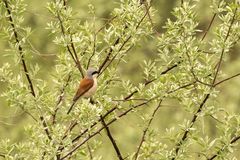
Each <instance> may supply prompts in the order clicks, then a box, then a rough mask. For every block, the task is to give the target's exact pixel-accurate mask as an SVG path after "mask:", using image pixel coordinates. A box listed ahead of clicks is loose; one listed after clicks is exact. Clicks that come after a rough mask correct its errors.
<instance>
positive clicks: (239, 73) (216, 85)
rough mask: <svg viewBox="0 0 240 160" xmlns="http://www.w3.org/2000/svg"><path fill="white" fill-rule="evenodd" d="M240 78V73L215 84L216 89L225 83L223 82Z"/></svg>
mask: <svg viewBox="0 0 240 160" xmlns="http://www.w3.org/2000/svg"><path fill="white" fill-rule="evenodd" d="M238 76H240V73H237V74H235V75H233V76H231V77H228V78H226V79H223V80H221V81H219V82H217V83H215V84H214V87H215V86H218V85H219V84H221V83H223V82H225V81H228V80H231V79H233V78H235V77H238Z"/></svg>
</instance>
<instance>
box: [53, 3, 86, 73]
mask: <svg viewBox="0 0 240 160" xmlns="http://www.w3.org/2000/svg"><path fill="white" fill-rule="evenodd" d="M64 9H65V10H66V3H65V1H64ZM57 18H58V20H59V23H60V27H61V32H62V35H63V36H64V37H65V36H66V31H65V28H64V26H63V22H62V19H61V17H60V14H59V12H57ZM68 32H69V34H70V29H69V30H68ZM70 37H71V42H70V45H69V44H68V45H67V50H68V53H69V54H70V55H71V57H72V59H73V61H74V62H75V64H76V66H77V68H78V70H79V72H80V74H81V76H82V77H84V73H83V69H82V66H81V64H80V61H79V59H78V56H77V53H76V49H75V47H74V44H73V41H72V34H70ZM71 48H72V50H73V53H72V51H71ZM74 56H75V57H74Z"/></svg>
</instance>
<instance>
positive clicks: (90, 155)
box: [87, 142, 93, 160]
mask: <svg viewBox="0 0 240 160" xmlns="http://www.w3.org/2000/svg"><path fill="white" fill-rule="evenodd" d="M87 149H88V153H89V157H90V160H93V155H92V151H91V148H90V145H89V143H88V142H87Z"/></svg>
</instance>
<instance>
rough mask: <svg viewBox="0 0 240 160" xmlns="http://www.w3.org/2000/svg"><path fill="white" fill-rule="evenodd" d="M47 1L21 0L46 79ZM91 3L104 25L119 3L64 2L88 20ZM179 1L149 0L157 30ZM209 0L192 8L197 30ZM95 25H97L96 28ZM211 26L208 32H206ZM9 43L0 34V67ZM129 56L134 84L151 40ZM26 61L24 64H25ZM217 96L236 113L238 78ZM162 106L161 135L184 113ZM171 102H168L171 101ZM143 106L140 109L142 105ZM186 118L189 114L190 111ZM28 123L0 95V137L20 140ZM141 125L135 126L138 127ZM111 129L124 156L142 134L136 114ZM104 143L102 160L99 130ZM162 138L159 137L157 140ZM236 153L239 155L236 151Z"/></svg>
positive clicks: (153, 50) (236, 60) (236, 63)
mask: <svg viewBox="0 0 240 160" xmlns="http://www.w3.org/2000/svg"><path fill="white" fill-rule="evenodd" d="M47 2H49V1H47V0H41V1H33V0H25V3H26V4H27V8H26V12H25V13H24V18H25V20H24V26H29V27H31V28H32V31H33V32H32V34H31V37H30V41H31V43H32V45H33V46H34V48H35V52H36V53H35V54H34V53H33V54H32V57H33V61H32V62H31V63H33V64H35V63H38V64H39V66H40V68H41V71H40V77H41V78H43V79H46V80H47V79H48V78H49V77H48V76H47V75H48V73H50V72H51V70H52V69H53V67H54V63H55V59H56V57H55V54H56V53H57V52H58V48H57V47H56V45H55V44H53V42H52V41H53V38H54V37H53V36H52V35H51V34H50V33H49V30H47V29H46V27H47V25H46V24H47V23H48V22H49V21H50V20H51V15H50V13H49V12H48V11H47V9H46V3H47ZM89 3H91V4H93V5H94V6H95V8H96V20H97V21H99V24H101V23H102V24H103V23H104V22H105V21H106V19H109V18H110V17H111V14H110V13H111V11H112V10H113V9H114V7H117V6H118V4H119V1H118V0H84V1H79V0H69V1H68V5H69V6H71V7H73V10H74V12H75V13H76V16H75V18H78V19H79V20H80V21H88V20H92V19H93V17H91V15H90V14H89V13H88V4H89ZM179 4H180V0H178V1H177V0H153V4H152V6H153V8H154V9H156V12H155V15H154V17H152V19H153V21H154V25H155V30H156V31H157V32H159V33H160V34H161V33H163V32H164V29H162V27H163V25H164V23H165V21H166V20H167V18H173V17H172V15H171V11H172V9H173V8H174V7H175V6H177V5H179ZM210 4H211V1H209V0H201V1H200V2H199V6H198V7H197V8H198V9H197V10H196V11H197V16H198V20H199V22H200V23H199V29H202V30H204V29H206V28H207V26H208V24H209V21H210V20H211V18H212V16H213V13H212V11H211V8H210V7H209V6H210ZM215 25H217V21H215V22H214V26H215ZM98 27H100V26H98ZM211 31H212V30H210V32H211ZM210 38H211V33H210V34H208V35H207V38H206V39H207V40H208V39H210ZM8 48H9V46H8V42H7V41H6V39H3V38H0V53H1V54H0V66H2V65H3V63H4V62H6V61H7V62H11V56H3V55H4V54H5V53H7V51H6V49H8ZM239 48H240V46H239V44H238V45H237V46H235V47H234V48H232V50H231V51H230V54H229V59H228V62H227V63H225V64H223V70H224V72H225V73H227V75H229V76H230V75H233V74H235V73H238V72H239V71H240V53H239ZM130 52H131V54H130V56H129V57H128V58H127V59H128V63H127V65H126V64H121V66H120V69H119V70H120V73H121V74H122V76H123V77H124V78H125V79H129V80H131V81H133V83H136V84H137V82H140V81H141V80H139V78H138V77H139V74H142V72H141V69H140V64H141V63H142V61H143V59H146V60H147V59H154V58H155V57H156V56H157V47H156V41H155V40H154V39H152V38H149V39H145V40H142V41H141V42H140V43H139V44H138V46H137V47H135V48H134V49H132V50H131V51H130ZM28 63H29V62H28ZM5 85H6V84H4V83H1V82H0V93H2V92H3V91H4V90H5V88H6V87H5ZM219 89H220V97H219V98H218V100H219V103H220V104H222V106H223V107H225V108H227V110H228V111H229V112H230V113H235V114H239V111H240V79H239V78H235V79H233V80H231V82H227V83H224V84H223V85H221V86H220V87H219ZM165 103H166V105H163V107H162V109H161V110H160V111H159V112H158V114H157V116H156V117H157V118H156V119H155V121H154V124H153V127H154V128H158V129H159V132H160V134H162V135H164V134H165V131H166V128H170V127H172V126H174V125H176V124H180V123H182V122H183V119H184V118H186V111H184V109H183V108H181V106H179V105H177V104H174V103H172V102H169V103H168V102H165ZM170 104H171V105H170ZM142 110H143V109H142ZM152 110H153V108H145V109H144V110H143V112H145V113H149V114H150V113H151V111H152ZM189 117H190V115H189ZM28 123H32V122H31V118H29V117H28V116H27V115H26V114H24V113H23V112H22V110H21V109H20V108H9V106H8V104H7V102H6V101H5V99H3V98H0V137H1V139H4V138H9V139H10V140H11V142H19V141H24V139H25V138H26V137H25V136H26V135H25V134H24V126H26V124H28ZM202 123H203V124H204V125H207V127H206V129H207V130H206V134H210V135H211V136H212V137H214V136H216V135H217V129H216V126H215V125H216V122H215V121H214V120H213V119H211V118H209V119H208V118H206V119H205V122H202ZM139 125H141V126H140V127H136V126H139ZM110 128H111V130H112V133H113V135H114V137H115V139H116V140H117V142H126V143H119V147H120V148H121V149H122V150H123V154H124V155H127V153H130V152H133V151H135V150H136V146H137V145H138V144H139V138H140V135H141V133H142V124H141V118H140V116H139V114H135V113H133V114H130V115H129V116H127V117H125V118H123V119H121V120H120V121H118V122H117V123H115V124H113V125H112V126H111V127H110ZM98 137H99V138H100V139H102V141H103V146H102V147H101V149H99V150H98V153H97V154H100V155H102V156H103V157H104V158H103V159H104V160H107V159H113V158H112V157H115V152H114V150H113V148H112V147H111V144H110V141H109V140H108V139H107V137H106V136H105V133H103V134H102V135H101V136H100V135H99V136H98ZM161 141H164V140H161ZM236 154H238V155H239V156H238V157H240V154H239V153H237V152H236Z"/></svg>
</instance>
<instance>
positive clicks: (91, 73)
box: [67, 68, 98, 114]
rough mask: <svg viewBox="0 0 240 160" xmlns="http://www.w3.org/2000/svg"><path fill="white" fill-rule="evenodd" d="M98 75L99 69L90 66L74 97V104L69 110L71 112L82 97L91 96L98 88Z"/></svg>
mask: <svg viewBox="0 0 240 160" xmlns="http://www.w3.org/2000/svg"><path fill="white" fill-rule="evenodd" d="M97 76H98V71H97V70H96V69H95V68H89V69H88V70H87V73H86V76H85V77H84V78H83V79H82V80H81V81H80V84H79V87H78V89H77V92H76V94H75V96H74V97H73V100H72V104H71V106H70V108H69V110H68V112H67V114H69V113H70V112H71V110H72V109H73V106H74V104H75V103H76V102H77V100H78V99H79V98H80V97H84V98H90V97H91V96H92V95H93V94H94V93H95V92H96V90H97Z"/></svg>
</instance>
